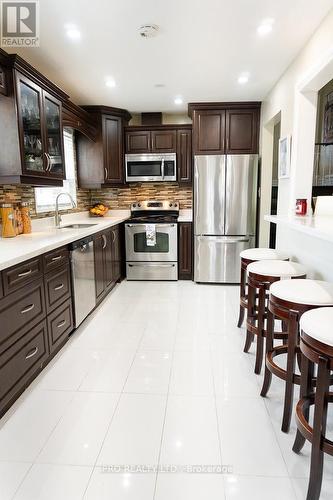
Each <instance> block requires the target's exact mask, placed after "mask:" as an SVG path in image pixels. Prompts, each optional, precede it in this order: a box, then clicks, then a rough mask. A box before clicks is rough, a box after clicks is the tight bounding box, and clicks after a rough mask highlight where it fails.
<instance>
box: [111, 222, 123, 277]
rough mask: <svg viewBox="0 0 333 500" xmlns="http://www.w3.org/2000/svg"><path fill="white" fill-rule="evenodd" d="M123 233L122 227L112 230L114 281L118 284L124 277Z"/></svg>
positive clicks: (115, 227)
mask: <svg viewBox="0 0 333 500" xmlns="http://www.w3.org/2000/svg"><path fill="white" fill-rule="evenodd" d="M121 236H122V232H121V228H120V226H114V227H113V228H111V255H112V259H111V260H112V279H113V281H114V282H117V281H119V280H120V279H121V277H122V256H123V252H122V250H123V245H122V239H121Z"/></svg>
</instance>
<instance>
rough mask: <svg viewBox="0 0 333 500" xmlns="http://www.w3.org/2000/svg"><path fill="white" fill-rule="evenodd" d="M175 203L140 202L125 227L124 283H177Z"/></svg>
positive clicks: (133, 209)
mask: <svg viewBox="0 0 333 500" xmlns="http://www.w3.org/2000/svg"><path fill="white" fill-rule="evenodd" d="M178 216H179V203H177V202H174V201H140V202H136V203H132V205H131V219H130V220H129V221H128V222H126V224H125V239H126V273H127V279H128V280H177V279H178V262H177V261H178V251H177V248H178V242H177V219H178Z"/></svg>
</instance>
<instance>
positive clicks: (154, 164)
mask: <svg viewBox="0 0 333 500" xmlns="http://www.w3.org/2000/svg"><path fill="white" fill-rule="evenodd" d="M125 167H126V181H127V182H165V181H175V180H177V170H176V153H165V154H155V153H147V154H141V155H140V154H139V155H138V154H127V155H126V156H125Z"/></svg>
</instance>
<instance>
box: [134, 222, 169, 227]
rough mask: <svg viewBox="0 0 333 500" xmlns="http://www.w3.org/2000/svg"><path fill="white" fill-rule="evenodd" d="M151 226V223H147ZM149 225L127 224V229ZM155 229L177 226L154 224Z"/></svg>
mask: <svg viewBox="0 0 333 500" xmlns="http://www.w3.org/2000/svg"><path fill="white" fill-rule="evenodd" d="M147 224H148V225H149V222H148V223H147ZM147 224H126V227H137V228H139V227H140V226H146V225H147ZM152 224H153V225H154V226H155V227H175V225H176V224H154V222H153V223H152Z"/></svg>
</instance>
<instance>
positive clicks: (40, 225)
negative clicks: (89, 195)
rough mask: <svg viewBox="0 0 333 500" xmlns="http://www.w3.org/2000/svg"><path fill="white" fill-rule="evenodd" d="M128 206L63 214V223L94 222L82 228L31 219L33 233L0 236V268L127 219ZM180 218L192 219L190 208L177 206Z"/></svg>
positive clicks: (47, 220) (184, 220)
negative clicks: (92, 214)
mask: <svg viewBox="0 0 333 500" xmlns="http://www.w3.org/2000/svg"><path fill="white" fill-rule="evenodd" d="M129 217H130V211H129V210H110V211H109V212H108V215H107V216H105V217H90V216H89V213H88V212H79V213H74V214H66V215H62V222H61V225H62V226H66V225H67V224H79V223H81V224H95V225H94V226H91V227H87V228H81V229H67V228H66V229H56V228H55V226H54V217H46V218H43V219H33V220H32V233H31V234H21V235H20V236H16V237H15V238H0V270H2V269H6V268H8V267H11V266H14V265H15V264H19V263H20V262H24V261H25V260H29V259H32V258H33V257H36V256H37V255H41V254H43V253H46V252H50V251H51V250H55V249H56V248H59V247H61V246H63V245H68V243H72V242H73V241H76V240H80V239H82V238H86V237H87V236H90V235H91V234H95V233H98V232H99V231H103V229H106V228H108V227H112V226H115V225H116V224H120V223H121V222H124V221H125V220H127V219H129ZM178 221H179V222H192V210H187V209H184V210H180V212H179V218H178Z"/></svg>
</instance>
